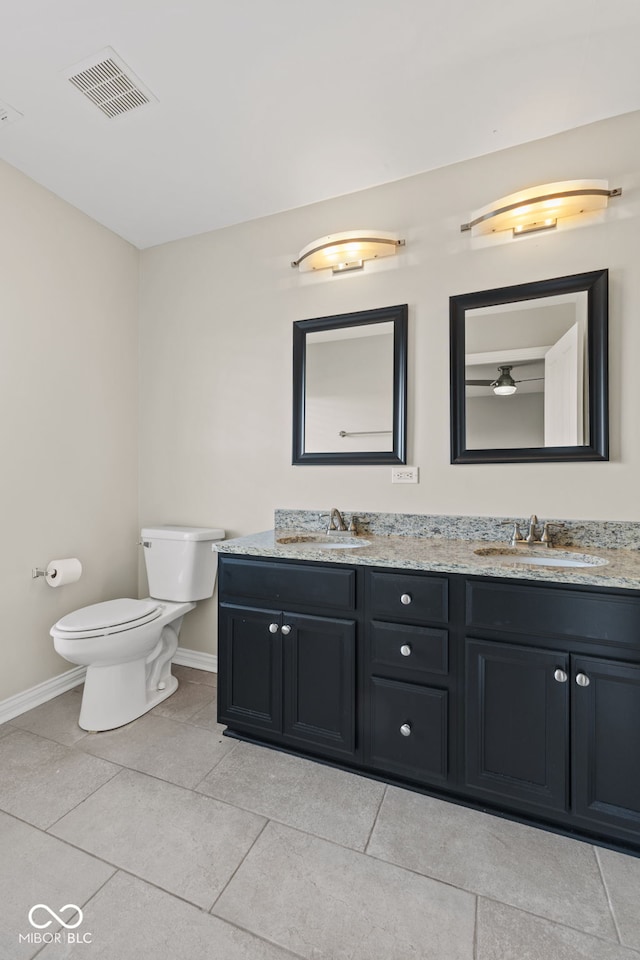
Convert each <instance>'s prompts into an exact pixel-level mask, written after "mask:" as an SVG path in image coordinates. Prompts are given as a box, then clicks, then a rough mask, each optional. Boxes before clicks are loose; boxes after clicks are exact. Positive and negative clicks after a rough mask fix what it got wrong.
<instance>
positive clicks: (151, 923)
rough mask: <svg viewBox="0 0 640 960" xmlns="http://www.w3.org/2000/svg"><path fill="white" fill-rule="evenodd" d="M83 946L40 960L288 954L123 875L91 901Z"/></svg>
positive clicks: (278, 959) (258, 959) (284, 958)
mask: <svg viewBox="0 0 640 960" xmlns="http://www.w3.org/2000/svg"><path fill="white" fill-rule="evenodd" d="M81 929H85V930H86V931H88V932H91V935H92V940H91V944H90V945H88V946H83V947H82V948H79V947H78V946H73V945H72V944H62V945H58V944H52V945H51V946H50V947H47V948H46V949H45V950H44V951H43V952H42V954H41V955H40V956H41V957H42V960H67V958H73V960H77V958H78V956H79V955H80V949H82V950H83V951H84V955H85V956H86V957H87V958H88V960H116V958H117V960H147V958H149V960H151V958H153V960H291V957H292V955H291V954H290V953H289V952H287V951H284V950H281V949H280V948H279V947H275V946H272V945H271V944H268V943H265V942H264V940H259V939H258V938H257V937H254V936H253V935H252V934H250V933H246V932H245V931H244V930H238V929H237V928H236V927H232V926H231V925H230V924H228V923H225V922H224V921H223V920H219V919H218V918H217V917H212V916H211V915H210V914H207V913H203V912H202V910H199V909H198V908H197V907H193V906H191V905H190V904H188V903H184V902H183V901H182V900H178V899H176V898H175V897H172V896H170V895H169V894H167V893H164V892H163V891H162V890H158V889H157V888H156V887H151V886H149V884H147V883H144V882H143V881H142V880H138V879H136V878H135V877H131V876H128V875H127V874H123V873H117V874H116V875H115V876H114V877H113V879H112V880H110V881H109V883H107V884H106V886H105V887H103V888H102V890H100V892H99V893H98V894H97V895H96V896H95V897H94V898H93V900H91V902H90V903H89V904H88V905H87V907H86V909H85V912H84V921H83V924H82V928H81Z"/></svg>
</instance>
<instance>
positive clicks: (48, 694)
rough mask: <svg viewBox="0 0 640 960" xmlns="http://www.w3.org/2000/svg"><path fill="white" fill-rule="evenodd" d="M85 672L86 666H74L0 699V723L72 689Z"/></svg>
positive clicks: (80, 680) (79, 681)
mask: <svg viewBox="0 0 640 960" xmlns="http://www.w3.org/2000/svg"><path fill="white" fill-rule="evenodd" d="M85 673H86V667H74V668H73V669H72V670H67V671H66V672H65V673H61V674H59V675H58V676H57V677H52V678H51V679H50V680H45V681H43V683H38V684H36V686H35V687H30V688H29V689H28V690H23V692H22V693H16V694H15V695H14V696H13V697H7V699H6V700H1V701H0V723H6V722H7V720H13V718H14V717H19V716H20V714H22V713H26V712H27V711H28V710H33V708H34V707H39V706H40V705H41V704H43V703H46V702H47V701H48V700H53V698H54V697H58V696H60V694H61V693H66V692H67V690H72V689H73V687H77V686H78V684H80V683H82V681H83V680H84V675H85Z"/></svg>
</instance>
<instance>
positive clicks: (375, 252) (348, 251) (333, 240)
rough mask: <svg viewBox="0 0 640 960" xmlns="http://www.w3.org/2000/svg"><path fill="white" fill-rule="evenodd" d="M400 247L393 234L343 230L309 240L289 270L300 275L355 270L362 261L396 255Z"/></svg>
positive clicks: (378, 231) (397, 238)
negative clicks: (294, 270)
mask: <svg viewBox="0 0 640 960" xmlns="http://www.w3.org/2000/svg"><path fill="white" fill-rule="evenodd" d="M403 246H404V240H400V239H399V237H397V236H396V234H395V233H382V232H381V231H380V230H347V231H346V232H344V233H335V234H330V235H329V236H327V237H320V238H319V239H318V240H313V241H312V242H311V243H308V244H307V246H306V247H303V249H302V250H301V251H300V253H299V254H298V257H297V259H296V260H293V261H292V263H291V266H292V267H298V268H299V269H300V271H302V272H306V271H311V270H326V269H328V268H331V270H333V272H334V273H341V272H342V271H344V270H358V269H360V268H361V267H362V266H364V261H365V260H379V259H380V258H381V257H389V256H392V255H393V254H395V253H396V251H397V249H398V247H403Z"/></svg>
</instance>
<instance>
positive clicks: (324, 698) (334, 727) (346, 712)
mask: <svg viewBox="0 0 640 960" xmlns="http://www.w3.org/2000/svg"><path fill="white" fill-rule="evenodd" d="M282 642H283V656H284V725H283V726H284V733H285V734H286V735H287V736H288V737H293V738H295V739H296V740H302V741H304V742H305V743H312V744H315V745H318V746H322V748H323V749H322V752H323V753H325V754H336V755H340V756H344V755H349V756H350V755H352V754H353V752H354V749H355V657H356V654H355V650H356V625H355V622H354V621H353V620H335V619H332V618H329V617H307V616H300V615H298V614H293V613H285V614H284V616H283V624H282Z"/></svg>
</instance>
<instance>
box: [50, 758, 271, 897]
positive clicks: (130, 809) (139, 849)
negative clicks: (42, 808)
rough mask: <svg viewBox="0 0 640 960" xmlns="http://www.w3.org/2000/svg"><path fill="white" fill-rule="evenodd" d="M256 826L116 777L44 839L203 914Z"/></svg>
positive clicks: (126, 776) (241, 815) (158, 785)
mask: <svg viewBox="0 0 640 960" xmlns="http://www.w3.org/2000/svg"><path fill="white" fill-rule="evenodd" d="M264 823H265V821H264V819H263V818H262V817H258V816H256V815H255V814H252V813H246V812H245V811H243V810H236V809H235V808H234V807H230V806H228V805H227V804H223V803H219V802H218V801H217V800H212V799H211V798H209V797H204V796H202V795H200V794H196V793H193V792H191V791H190V790H184V789H183V788H182V787H176V786H174V785H173V784H170V783H165V782H164V781H162V780H156V779H155V778H153V777H148V776H145V775H144V774H141V773H136V772H135V771H133V770H123V771H122V772H121V773H120V774H118V776H117V777H115V778H114V779H113V780H112V781H111V782H110V783H109V784H107V785H106V787H105V788H104V789H103V790H98V791H97V792H96V793H94V794H93V796H91V797H89V799H88V800H87V801H86V802H85V803H83V804H81V805H80V806H79V807H77V808H76V809H75V810H74V811H73V812H72V813H71V814H69V816H67V817H64V818H63V819H62V820H60V821H59V822H58V823H57V824H56V825H55V826H54V827H53V828H52V830H51V832H52V833H53V834H55V836H58V837H61V838H62V839H66V840H69V841H70V842H71V843H74V844H75V845H76V846H78V847H80V848H81V849H83V850H86V851H88V852H89V853H93V854H95V855H96V856H98V857H102V858H103V859H105V860H107V861H109V862H110V863H113V864H116V865H117V866H119V867H122V868H123V869H124V870H128V871H130V872H131V873H134V874H136V876H138V877H141V878H142V879H144V880H149V881H150V882H151V883H154V884H157V885H158V886H160V887H162V888H163V889H164V890H167V891H169V892H170V893H175V894H177V895H178V896H179V897H183V898H184V899H185V900H189V901H191V902H192V903H195V904H196V905H197V906H200V907H204V908H206V909H208V908H209V907H210V906H211V904H212V903H213V901H214V900H215V898H216V897H217V896H218V894H219V893H220V891H221V890H222V888H223V887H224V885H225V884H226V883H227V881H228V880H229V877H230V876H231V875H232V873H233V872H234V870H235V869H236V868H237V867H238V864H239V863H240V861H241V860H242V858H243V857H244V855H245V854H246V852H247V850H248V849H249V848H250V846H251V845H252V843H253V842H254V840H255V839H256V837H257V836H258V834H259V833H260V831H261V830H262V828H263V826H264Z"/></svg>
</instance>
